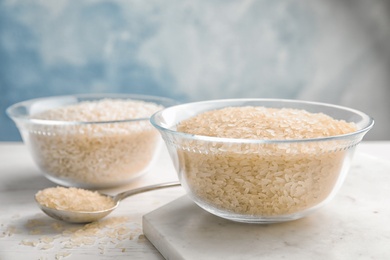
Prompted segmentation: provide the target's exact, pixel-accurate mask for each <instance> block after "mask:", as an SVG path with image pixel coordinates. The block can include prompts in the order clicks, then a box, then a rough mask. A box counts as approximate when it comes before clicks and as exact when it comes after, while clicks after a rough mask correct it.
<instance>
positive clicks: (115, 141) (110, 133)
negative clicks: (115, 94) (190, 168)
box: [28, 99, 162, 187]
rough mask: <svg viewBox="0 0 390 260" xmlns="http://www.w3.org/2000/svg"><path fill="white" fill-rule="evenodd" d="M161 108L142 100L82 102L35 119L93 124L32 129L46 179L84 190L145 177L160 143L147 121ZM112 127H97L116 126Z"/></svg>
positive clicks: (30, 130) (31, 140)
mask: <svg viewBox="0 0 390 260" xmlns="http://www.w3.org/2000/svg"><path fill="white" fill-rule="evenodd" d="M160 109H162V106H160V105H157V104H155V103H151V102H144V101H139V100H130V99H129V100H121V99H103V100H99V101H83V102H80V103H78V104H72V105H68V106H64V107H60V108H56V109H50V110H47V111H45V112H42V113H39V114H35V115H32V116H31V118H33V119H43V120H54V121H69V122H95V123H90V124H88V123H75V124H72V123H70V124H68V125H56V124H52V125H45V124H42V125H36V124H35V125H31V126H29V129H28V130H29V132H28V134H29V142H31V148H32V150H33V151H32V152H33V155H34V157H35V160H36V161H37V162H38V165H39V166H40V167H41V168H42V169H43V170H44V171H45V172H46V173H47V174H48V177H49V178H50V177H54V178H55V179H60V180H62V181H65V182H66V183H69V184H71V185H78V186H83V187H109V186H115V185H118V184H123V183H126V182H127V181H129V180H131V179H133V178H135V177H137V176H139V175H140V174H142V173H143V172H145V171H146V170H147V168H148V166H149V165H150V163H151V161H152V160H153V158H154V156H155V154H156V150H157V148H158V147H159V145H160V143H161V140H160V136H159V134H158V132H157V131H156V130H155V129H154V128H153V127H152V126H151V124H150V123H149V117H150V116H151V115H152V114H153V113H155V112H157V111H158V110H160ZM139 118H142V119H143V120H134V121H122V122H121V121H120V122H111V123H96V122H103V121H106V122H107V121H115V120H131V119H139Z"/></svg>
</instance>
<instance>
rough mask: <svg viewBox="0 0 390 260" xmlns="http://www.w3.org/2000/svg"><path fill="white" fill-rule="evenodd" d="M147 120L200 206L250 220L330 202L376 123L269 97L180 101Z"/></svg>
mask: <svg viewBox="0 0 390 260" xmlns="http://www.w3.org/2000/svg"><path fill="white" fill-rule="evenodd" d="M151 121H152V123H153V125H154V126H155V127H157V129H159V130H160V132H161V134H162V136H163V138H164V140H165V142H166V143H167V146H168V149H169V151H170V154H171V157H172V159H173V162H174V164H175V167H176V169H177V172H178V174H179V178H180V180H181V182H182V185H183V187H184V188H185V189H186V190H187V193H188V194H189V196H190V197H191V198H192V199H193V200H194V201H195V202H196V203H197V204H198V205H199V206H201V207H202V208H204V209H206V210H207V211H209V212H211V213H213V214H215V215H218V216H221V217H224V218H227V219H231V220H235V221H241V222H254V223H268V222H279V221H286V220H293V219H297V218H300V217H303V216H305V215H307V214H308V213H310V212H312V211H314V210H315V209H317V208H319V207H320V206H322V205H323V204H325V203H326V202H327V201H329V200H330V199H331V198H332V197H333V196H334V194H335V193H336V192H337V190H338V188H339V187H340V186H341V184H342V181H343V180H344V178H345V176H346V173H347V172H348V169H349V165H350V162H351V160H352V155H353V151H354V149H355V146H356V145H357V144H358V143H359V142H360V141H361V139H362V138H363V136H364V134H365V133H366V132H367V131H368V130H369V129H370V128H371V127H372V125H373V120H372V119H371V118H370V117H368V116H367V115H365V114H363V113H361V112H359V111H356V110H353V109H349V108H344V107H339V106H333V105H329V104H322V103H313V102H304V101H293V100H270V99H268V100H267V99H235V100H215V101H205V102H196V103H189V104H183V105H179V106H174V107H171V108H167V109H164V110H162V111H160V112H158V113H156V114H155V115H154V116H153V117H152V118H151Z"/></svg>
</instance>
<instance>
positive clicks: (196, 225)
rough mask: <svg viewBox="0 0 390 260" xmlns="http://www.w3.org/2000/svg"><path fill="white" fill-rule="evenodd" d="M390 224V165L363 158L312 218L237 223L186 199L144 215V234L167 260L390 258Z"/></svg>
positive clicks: (371, 158) (357, 161) (356, 159)
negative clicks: (330, 199)
mask: <svg viewBox="0 0 390 260" xmlns="http://www.w3.org/2000/svg"><path fill="white" fill-rule="evenodd" d="M389 223H390V162H385V161H383V160H380V159H377V158H374V157H369V156H366V155H364V154H357V155H356V156H355V159H354V163H353V166H352V168H351V170H350V172H349V174H348V177H347V179H346V181H345V183H344V185H343V186H342V188H341V190H340V191H339V193H338V194H337V195H336V197H335V198H334V199H333V200H332V201H331V202H330V203H329V204H328V205H326V206H325V207H324V208H322V209H320V210H318V211H317V212H315V213H313V214H312V215H310V216H308V217H306V218H303V219H300V220H296V221H292V222H286V223H280V224H267V225H263V224H244V223H235V222H232V221H228V220H225V219H222V218H219V217H216V216H214V215H212V214H209V213H207V212H206V211H204V210H203V209H201V208H199V207H198V206H197V205H196V204H194V203H193V202H192V201H190V199H189V198H188V197H187V196H183V197H181V198H179V199H177V200H175V201H173V202H171V203H169V204H167V205H165V206H162V207H161V208H159V209H157V210H155V211H152V212H151V213H148V214H146V215H144V217H143V232H144V234H145V236H146V237H147V238H148V239H149V240H150V241H151V242H152V243H153V245H154V246H155V247H156V248H157V249H158V250H159V251H160V253H161V254H162V255H163V256H164V257H165V258H166V259H188V260H191V259H194V260H198V259H223V260H228V259H390V225H389ZM362 240H363V241H364V242H363V243H362ZM362 244H363V245H364V246H362Z"/></svg>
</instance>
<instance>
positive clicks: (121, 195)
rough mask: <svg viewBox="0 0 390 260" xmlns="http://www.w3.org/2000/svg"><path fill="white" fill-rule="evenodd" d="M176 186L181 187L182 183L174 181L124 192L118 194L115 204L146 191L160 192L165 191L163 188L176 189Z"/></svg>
mask: <svg viewBox="0 0 390 260" xmlns="http://www.w3.org/2000/svg"><path fill="white" fill-rule="evenodd" d="M175 186H180V182H178V181H173V182H166V183H159V184H154V185H150V186H145V187H141V188H137V189H134V190H129V191H124V192H121V193H119V194H117V195H116V196H115V197H114V200H115V202H118V201H121V200H123V199H125V198H127V197H129V196H132V195H135V194H138V193H142V192H146V191H151V190H158V189H163V188H169V187H175Z"/></svg>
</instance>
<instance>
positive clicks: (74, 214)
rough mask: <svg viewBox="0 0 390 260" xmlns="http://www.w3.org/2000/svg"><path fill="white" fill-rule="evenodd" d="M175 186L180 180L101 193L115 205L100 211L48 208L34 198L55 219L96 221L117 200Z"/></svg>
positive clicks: (105, 213) (73, 221)
mask: <svg viewBox="0 0 390 260" xmlns="http://www.w3.org/2000/svg"><path fill="white" fill-rule="evenodd" d="M175 186H180V182H167V183H160V184H155V185H150V186H145V187H141V188H137V189H133V190H128V191H124V192H121V193H119V194H117V195H114V196H111V195H107V194H101V195H103V196H107V197H110V198H111V199H112V200H113V201H114V202H115V206H113V207H112V208H109V209H105V210H100V211H68V210H59V209H55V208H49V207H46V206H44V205H42V204H40V203H39V202H38V201H37V200H35V201H36V202H37V203H38V205H39V207H40V208H41V210H42V211H43V212H44V213H46V215H48V216H50V217H52V218H54V219H57V220H61V221H65V222H68V223H89V222H93V221H97V220H99V219H101V218H104V217H105V216H107V215H108V214H110V213H111V212H112V211H113V210H114V209H116V208H117V207H118V205H119V202H120V201H121V200H123V199H125V198H127V197H129V196H132V195H135V194H139V193H142V192H146V191H151V190H157V189H163V188H168V187H175Z"/></svg>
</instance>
